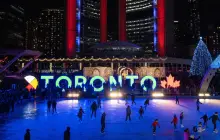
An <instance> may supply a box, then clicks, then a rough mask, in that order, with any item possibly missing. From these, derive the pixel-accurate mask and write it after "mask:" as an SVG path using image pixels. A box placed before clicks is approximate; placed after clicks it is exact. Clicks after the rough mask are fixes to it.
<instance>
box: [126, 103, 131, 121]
mask: <svg viewBox="0 0 220 140" xmlns="http://www.w3.org/2000/svg"><path fill="white" fill-rule="evenodd" d="M128 119H129V121H131V107H130V106H129V105H128V107H127V108H126V121H127V120H128Z"/></svg>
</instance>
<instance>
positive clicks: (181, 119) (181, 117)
mask: <svg viewBox="0 0 220 140" xmlns="http://www.w3.org/2000/svg"><path fill="white" fill-rule="evenodd" d="M183 118H184V114H183V112H181V113H180V126H181V127H182V128H183V127H184V125H183Z"/></svg>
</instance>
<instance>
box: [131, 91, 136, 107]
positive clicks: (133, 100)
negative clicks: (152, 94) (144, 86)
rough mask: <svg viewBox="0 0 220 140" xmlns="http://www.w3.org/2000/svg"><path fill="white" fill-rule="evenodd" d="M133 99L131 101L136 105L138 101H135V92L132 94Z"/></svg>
mask: <svg viewBox="0 0 220 140" xmlns="http://www.w3.org/2000/svg"><path fill="white" fill-rule="evenodd" d="M131 101H132V103H131V104H132V105H133V104H135V105H136V102H135V95H134V94H133V93H132V94H131Z"/></svg>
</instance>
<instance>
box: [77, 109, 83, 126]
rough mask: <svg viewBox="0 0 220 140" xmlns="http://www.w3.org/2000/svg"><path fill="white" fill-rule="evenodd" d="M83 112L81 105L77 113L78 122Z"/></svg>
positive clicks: (80, 120)
mask: <svg viewBox="0 0 220 140" xmlns="http://www.w3.org/2000/svg"><path fill="white" fill-rule="evenodd" d="M83 114H84V111H83V109H82V107H80V109H79V112H78V114H77V116H78V118H79V122H80V123H81V122H82V117H83Z"/></svg>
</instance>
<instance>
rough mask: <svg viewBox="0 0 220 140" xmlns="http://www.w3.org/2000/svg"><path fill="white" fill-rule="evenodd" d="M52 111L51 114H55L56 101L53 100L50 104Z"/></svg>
mask: <svg viewBox="0 0 220 140" xmlns="http://www.w3.org/2000/svg"><path fill="white" fill-rule="evenodd" d="M52 110H53V113H54V112H56V113H57V102H56V100H53V102H52Z"/></svg>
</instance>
